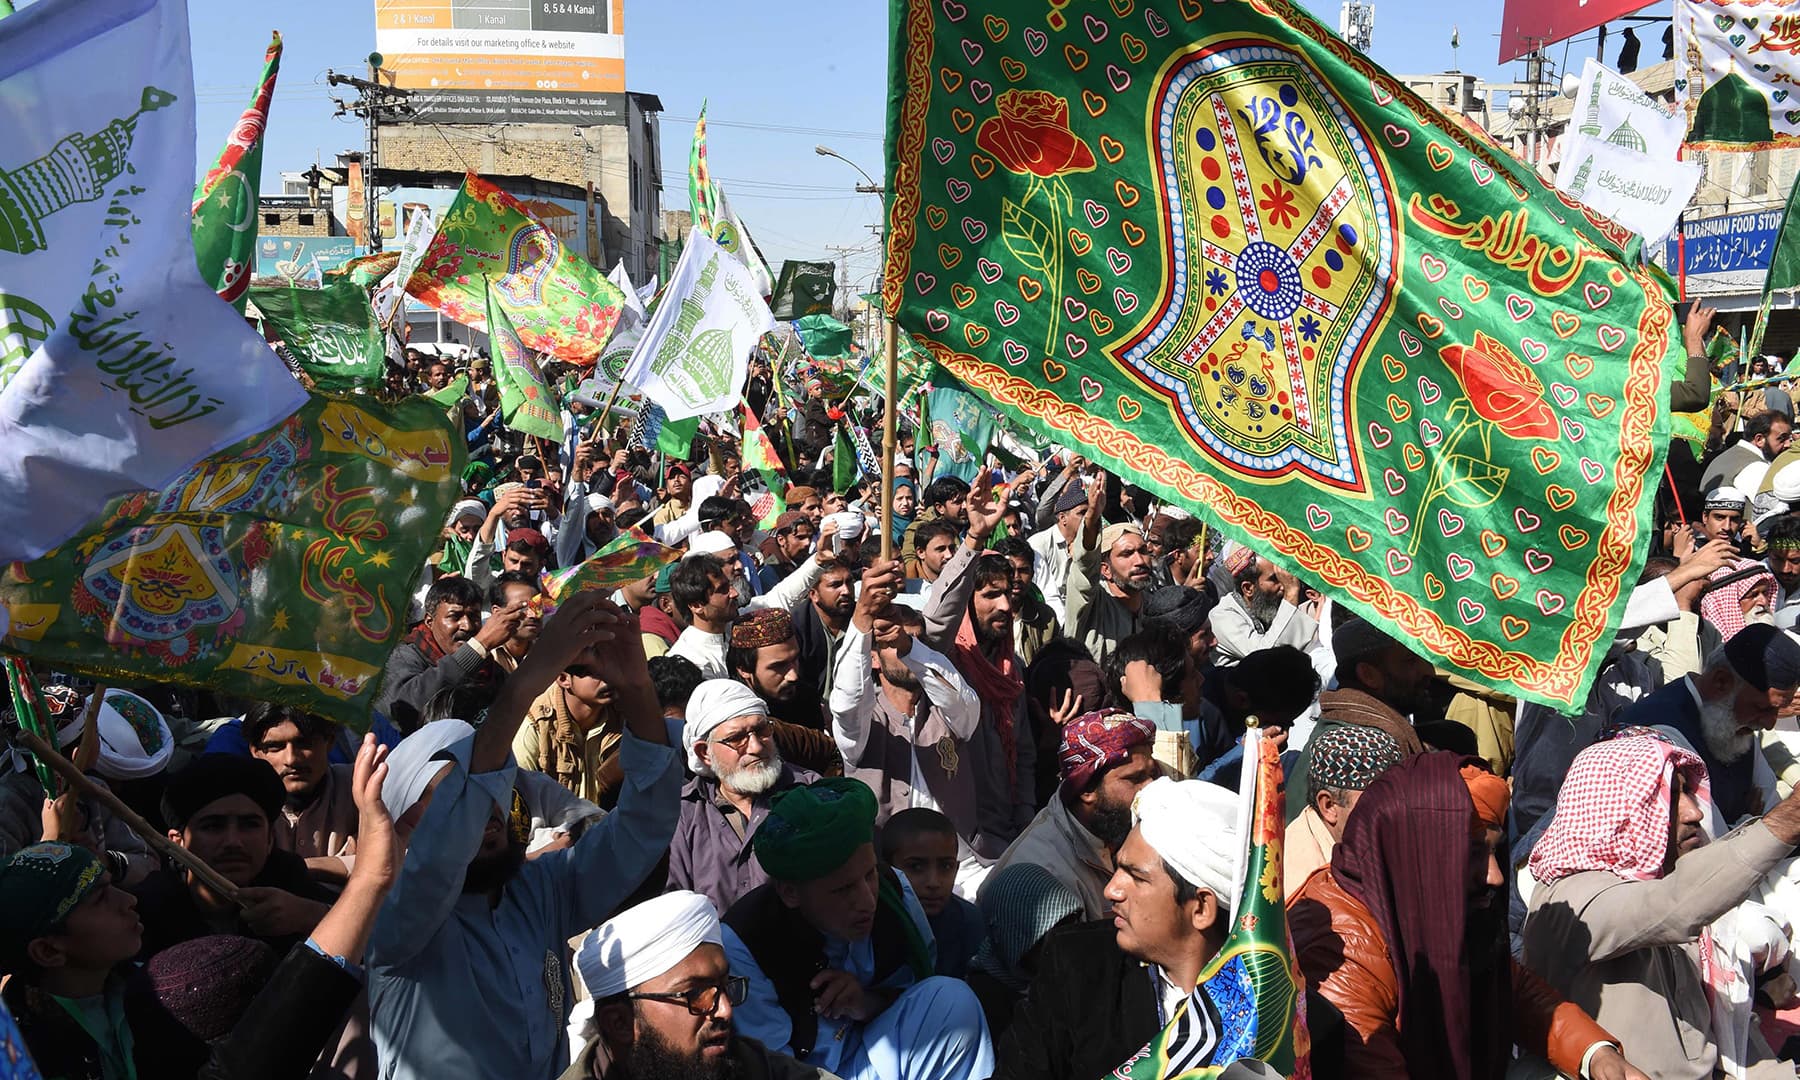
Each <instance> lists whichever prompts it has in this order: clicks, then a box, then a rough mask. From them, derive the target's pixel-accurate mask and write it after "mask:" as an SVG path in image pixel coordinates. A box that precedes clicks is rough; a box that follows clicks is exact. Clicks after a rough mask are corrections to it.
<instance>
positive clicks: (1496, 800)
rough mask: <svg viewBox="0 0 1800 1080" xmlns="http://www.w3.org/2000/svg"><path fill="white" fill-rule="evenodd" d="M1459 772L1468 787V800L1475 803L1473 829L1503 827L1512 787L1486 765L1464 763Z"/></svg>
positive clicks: (1478, 830) (1510, 799)
mask: <svg viewBox="0 0 1800 1080" xmlns="http://www.w3.org/2000/svg"><path fill="white" fill-rule="evenodd" d="M1459 772H1460V773H1461V775H1462V779H1463V783H1464V784H1467V785H1468V788H1469V801H1470V802H1472V803H1474V804H1475V822H1474V825H1475V829H1474V831H1475V832H1477V833H1479V832H1480V831H1481V830H1482V829H1504V828H1505V827H1506V804H1507V803H1509V802H1511V801H1512V789H1511V788H1509V787H1507V786H1506V781H1504V780H1502V779H1500V778H1499V777H1498V776H1495V775H1494V774H1493V773H1492V772H1490V771H1489V770H1488V767H1487V766H1486V765H1476V764H1473V763H1470V764H1467V765H1464V766H1463V767H1462V768H1461V769H1460V770H1459Z"/></svg>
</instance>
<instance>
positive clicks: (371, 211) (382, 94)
mask: <svg viewBox="0 0 1800 1080" xmlns="http://www.w3.org/2000/svg"><path fill="white" fill-rule="evenodd" d="M381 61H382V56H381V54H380V53H378V52H372V53H370V54H369V58H368V64H369V77H368V78H367V79H359V78H357V77H356V76H354V75H339V74H338V73H337V72H335V71H333V70H331V69H330V68H326V69H325V79H326V81H327V82H328V83H330V84H331V85H332V86H349V87H353V88H354V89H355V90H356V92H357V93H358V94H359V95H361V96H360V97H358V98H357V99H356V100H355V101H351V102H345V101H343V100H341V99H339V98H332V99H331V100H332V103H333V104H334V105H336V106H337V113H336V115H338V116H344V115H354V116H360V117H362V118H363V120H364V121H365V122H366V124H367V127H368V134H367V139H368V145H367V148H366V149H365V150H364V151H363V155H364V156H363V169H364V171H365V172H366V173H367V174H368V176H367V177H366V178H365V179H364V182H363V220H364V221H365V222H367V228H368V232H369V250H370V251H371V252H377V251H380V250H381V225H380V222H379V220H378V219H377V217H376V210H377V202H378V196H379V192H377V190H376V184H375V175H376V169H377V168H378V167H379V166H380V164H381V120H382V118H383V117H392V116H410V115H412V111H413V107H412V100H411V99H412V96H413V92H412V91H411V90H400V89H396V88H395V87H392V86H383V85H382V84H381Z"/></svg>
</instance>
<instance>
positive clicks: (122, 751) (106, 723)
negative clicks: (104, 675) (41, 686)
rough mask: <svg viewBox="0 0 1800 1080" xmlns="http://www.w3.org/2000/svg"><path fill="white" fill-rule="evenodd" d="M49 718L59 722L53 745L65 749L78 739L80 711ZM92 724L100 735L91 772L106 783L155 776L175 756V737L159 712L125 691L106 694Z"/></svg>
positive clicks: (75, 710)
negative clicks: (60, 722)
mask: <svg viewBox="0 0 1800 1080" xmlns="http://www.w3.org/2000/svg"><path fill="white" fill-rule="evenodd" d="M46 697H49V693H48V691H46ZM52 715H54V716H56V718H57V719H59V720H62V721H63V724H62V726H61V727H59V728H58V729H57V731H56V742H57V745H59V746H68V745H69V744H71V743H73V742H75V741H76V740H77V739H79V738H80V737H81V716H82V710H81V709H79V708H75V709H69V710H67V711H65V712H63V713H62V714H61V715H56V710H55V709H54V708H53V709H52ZM95 720H96V726H97V728H98V730H99V732H100V756H99V758H98V759H96V760H95V762H94V771H95V772H97V773H99V774H100V775H101V776H104V777H106V778H107V779H108V780H138V779H142V778H143V777H146V776H155V775H156V774H157V773H160V772H162V771H163V769H164V768H165V767H166V766H167V765H168V764H169V758H170V757H172V756H173V755H174V753H175V736H174V735H173V734H171V733H170V731H169V722H168V721H167V720H165V719H163V714H162V710H160V709H158V708H157V707H156V706H154V705H152V704H150V703H149V702H148V701H145V700H144V699H143V698H141V697H138V696H137V695H136V694H133V693H131V692H130V691H128V690H108V691H107V692H106V697H105V698H104V699H102V700H101V703H100V715H99V716H98V717H96V718H95Z"/></svg>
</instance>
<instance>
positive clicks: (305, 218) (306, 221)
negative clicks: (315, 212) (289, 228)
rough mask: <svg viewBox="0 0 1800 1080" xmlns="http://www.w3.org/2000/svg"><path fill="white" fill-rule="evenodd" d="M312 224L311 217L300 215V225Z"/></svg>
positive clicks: (309, 215)
mask: <svg viewBox="0 0 1800 1080" xmlns="http://www.w3.org/2000/svg"><path fill="white" fill-rule="evenodd" d="M312 223H313V216H312V215H311V214H301V215H300V224H302V225H311V224H312Z"/></svg>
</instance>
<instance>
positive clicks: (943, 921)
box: [931, 896, 987, 979]
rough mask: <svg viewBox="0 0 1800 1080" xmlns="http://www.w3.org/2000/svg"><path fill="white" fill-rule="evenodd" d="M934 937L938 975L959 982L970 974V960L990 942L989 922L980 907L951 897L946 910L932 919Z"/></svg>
mask: <svg viewBox="0 0 1800 1080" xmlns="http://www.w3.org/2000/svg"><path fill="white" fill-rule="evenodd" d="M931 936H932V937H934V938H936V939H937V973H938V974H939V975H948V976H950V977H951V978H953V979H960V978H962V977H963V976H965V975H967V974H968V973H969V961H970V960H973V959H974V958H975V954H976V953H977V952H979V951H980V949H981V943H982V942H983V941H986V940H987V921H986V920H985V919H983V918H982V917H981V909H980V908H978V907H976V906H975V905H974V904H971V903H969V902H968V901H967V900H964V899H963V898H962V897H960V896H952V897H951V898H950V900H949V902H947V903H946V904H945V905H944V910H942V911H940V912H938V913H937V914H936V915H933V916H932V917H931Z"/></svg>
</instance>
